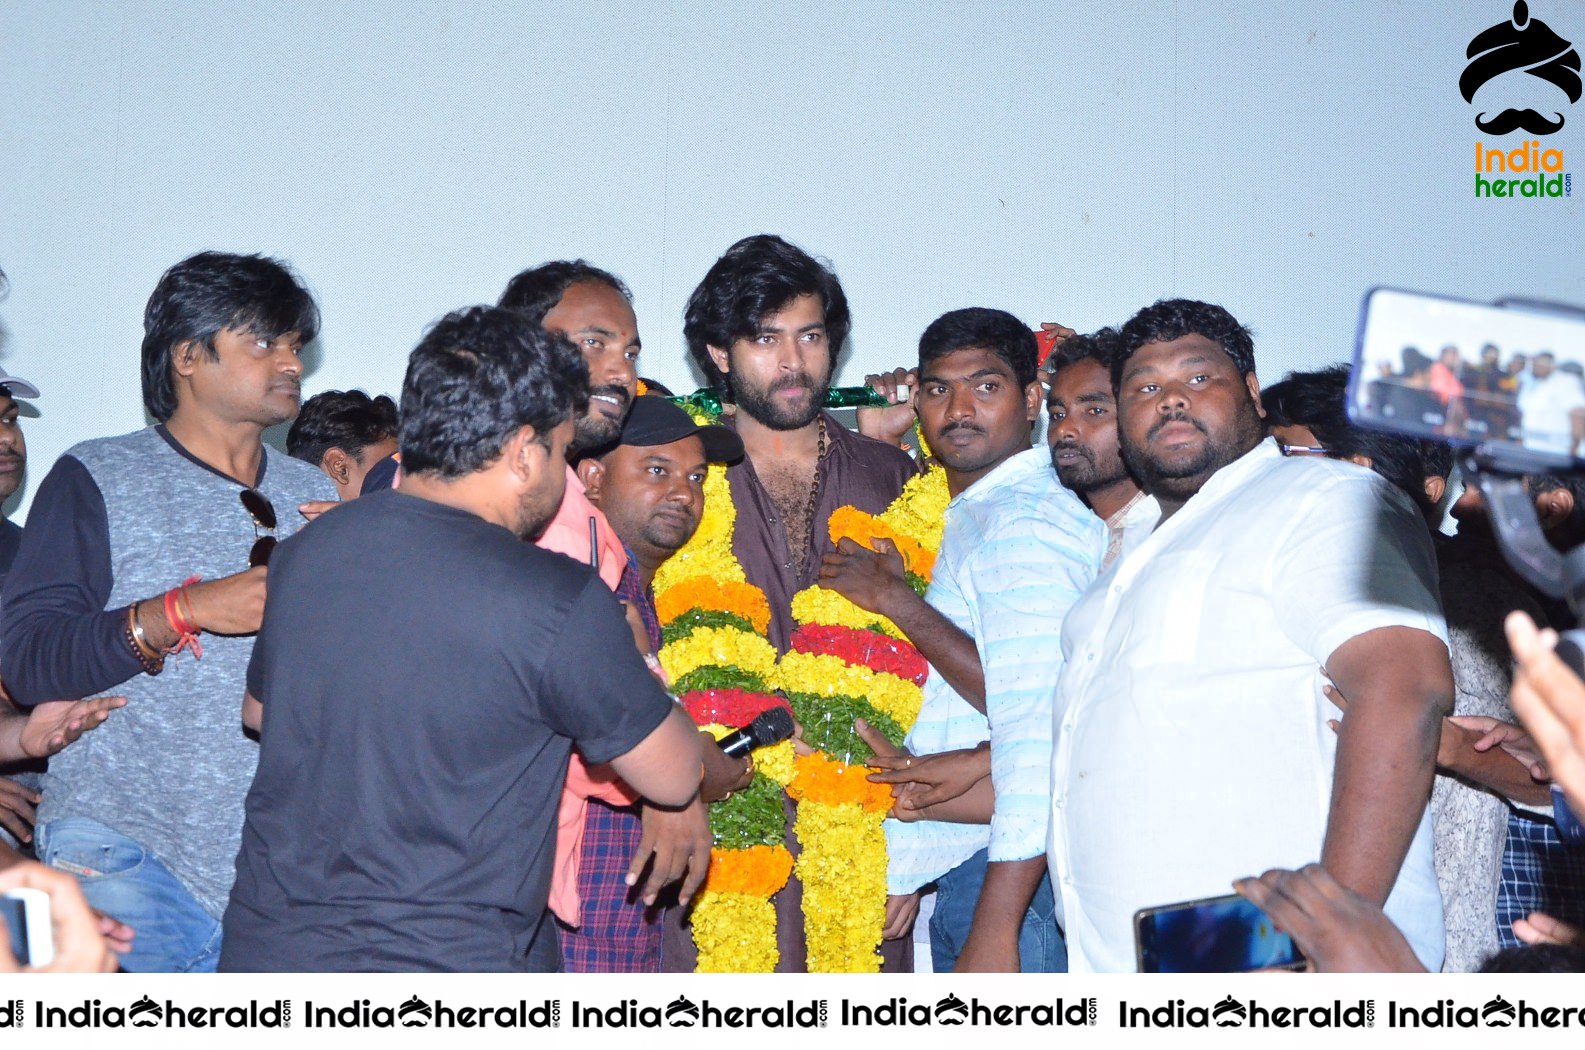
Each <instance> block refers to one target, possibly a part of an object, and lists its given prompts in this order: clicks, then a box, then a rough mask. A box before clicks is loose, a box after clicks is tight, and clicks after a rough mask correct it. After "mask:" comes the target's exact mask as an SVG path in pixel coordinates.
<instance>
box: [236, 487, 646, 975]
mask: <svg viewBox="0 0 1585 1050" xmlns="http://www.w3.org/2000/svg"><path fill="white" fill-rule="evenodd" d="M248 690H249V692H250V693H252V694H253V695H254V696H255V697H257V698H258V699H259V701H260V702H262V703H263V705H264V731H263V735H262V746H261V748H260V753H259V768H258V774H257V776H256V777H255V778H254V782H253V787H252V790H251V791H250V792H249V793H248V798H247V820H246V823H245V825H244V827H243V832H242V849H241V853H240V855H239V856H238V858H237V882H236V885H235V887H234V888H233V890H232V893H231V904H230V907H229V908H228V909H227V911H226V916H225V936H224V941H223V945H224V948H223V954H222V957H221V968H222V969H225V970H264V971H278V970H310V971H349V970H356V971H367V970H463V971H501V970H522V969H530V968H538V967H541V966H543V965H544V964H545V962H546V959H545V958H544V957H543V956H542V955H540V954H538V953H537V952H535V953H532V954H531V953H530V952H529V949H530V947H531V943H530V942H531V941H532V940H533V939H534V936H535V931H536V930H537V929H538V928H539V926H540V924H541V921H542V919H543V918H544V913H545V901H546V897H547V895H548V892H549V886H550V873H551V867H552V854H553V846H554V838H555V817H556V809H557V803H558V801H559V798H560V793H561V788H562V783H563V781H564V779H565V777H566V772H567V760H568V755H569V752H570V751H571V748H572V745H573V744H574V743H576V744H577V745H578V747H579V748H581V749H582V751H583V754H584V755H585V756H586V757H587V758H588V759H589V761H591V762H596V763H598V762H606V761H609V760H610V759H612V758H614V757H617V756H619V755H622V754H624V753H626V752H627V751H628V750H630V749H631V748H632V747H633V746H634V745H636V744H637V743H639V742H640V741H641V740H643V739H644V738H645V737H646V736H648V735H649V733H650V732H651V731H653V730H654V729H655V728H656V727H657V726H658V725H659V724H660V723H661V721H662V720H664V718H665V717H666V715H667V712H668V711H669V710H670V708H671V700H670V698H669V697H668V696H667V695H666V693H665V691H664V690H662V689H661V688H660V686H659V685H658V684H657V683H656V682H655V680H654V678H653V677H651V675H650V673H649V672H648V671H647V670H646V669H645V667H644V663H643V660H642V659H641V657H640V656H639V654H638V651H637V649H636V648H635V647H634V645H633V641H632V631H631V630H630V629H629V628H628V626H627V623H626V620H625V618H624V617H623V614H622V611H621V608H620V606H619V605H618V604H617V602H616V599H615V598H614V597H612V595H611V592H610V591H609V590H608V589H607V588H606V587H605V585H604V584H602V583H601V582H600V580H599V578H598V577H597V576H595V575H594V574H593V573H592V572H590V571H589V569H588V568H587V567H585V566H582V565H579V564H577V563H576V562H574V561H572V560H571V559H569V558H565V557H563V556H561V555H559V554H552V553H549V552H546V551H542V550H540V549H539V548H537V547H534V546H532V545H531V544H528V543H524V542H523V541H521V540H519V539H518V538H517V537H516V536H514V535H512V534H511V533H510V532H508V531H507V530H506V529H503V528H501V527H499V526H496V525H492V524H489V523H488V522H486V521H484V520H483V519H481V518H478V517H475V516H474V515H472V514H469V513H466V512H464V511H460V510H455V509H452V508H449V507H446V506H443V505H441V504H438V503H432V502H430V501H427V500H424V499H421V498H419V497H416V496H411V495H407V494H405V493H402V492H400V491H385V492H379V493H375V494H373V495H370V496H365V497H363V498H361V499H359V500H356V501H354V502H352V503H349V504H347V505H345V506H343V507H338V508H337V509H335V510H333V511H331V512H329V513H328V514H326V515H324V516H323V518H321V519H320V520H319V521H316V522H315V523H314V524H313V525H312V526H311V527H309V528H306V529H304V530H303V531H302V533H301V534H299V535H298V536H295V537H293V538H292V539H290V540H288V541H286V542H285V543H282V544H281V546H280V547H279V548H278V549H277V550H276V552H275V555H274V556H273V557H272V558H271V561H270V595H269V601H268V603H267V605H266V607H265V614H264V625H263V627H262V629H261V630H260V631H259V635H258V641H257V643H256V644H255V645H254V649H253V661H252V664H251V665H250V667H249V669H248Z"/></svg>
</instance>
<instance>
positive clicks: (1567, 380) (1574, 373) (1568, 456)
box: [1349, 288, 1585, 470]
mask: <svg viewBox="0 0 1585 1050" xmlns="http://www.w3.org/2000/svg"><path fill="white" fill-rule="evenodd" d="M1349 414H1350V415H1351V416H1352V417H1353V419H1354V421H1355V422H1357V423H1359V424H1360V425H1362V426H1366V427H1370V428H1372V429H1375V430H1385V431H1389V432H1392V433H1397V434H1402V435H1404V436H1406V437H1414V438H1431V439H1434V440H1438V441H1447V442H1450V443H1452V444H1454V445H1463V446H1475V445H1491V446H1493V447H1494V448H1496V449H1500V450H1503V451H1509V452H1523V453H1524V455H1525V457H1526V459H1527V460H1528V461H1531V462H1534V463H1535V464H1536V466H1537V468H1538V469H1547V468H1549V467H1555V468H1558V469H1565V470H1566V469H1573V468H1576V467H1585V458H1582V457H1585V313H1580V312H1577V311H1573V310H1565V309H1564V308H1562V307H1555V306H1548V305H1547V304H1537V303H1513V304H1499V305H1491V304H1487V303H1477V302H1471V301H1469V300H1464V299H1455V298H1450V297H1447V296H1440V295H1429V294H1426V293H1423V292H1409V291H1403V290H1401V289H1397V288H1373V289H1371V290H1370V291H1369V292H1368V293H1366V295H1365V299H1364V302H1363V304H1362V306H1361V308H1360V315H1359V329H1358V335H1357V338H1356V340H1355V347H1354V373H1353V377H1352V380H1351V382H1350V385H1349Z"/></svg>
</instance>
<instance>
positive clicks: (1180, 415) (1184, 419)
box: [1145, 412, 1211, 441]
mask: <svg viewBox="0 0 1585 1050" xmlns="http://www.w3.org/2000/svg"><path fill="white" fill-rule="evenodd" d="M1168 423H1187V424H1189V425H1190V426H1191V427H1193V428H1194V429H1195V430H1198V431H1199V432H1200V433H1202V434H1204V435H1205V436H1206V437H1210V436H1211V432H1210V431H1209V430H1206V429H1205V424H1204V423H1201V422H1200V421H1199V420H1198V419H1195V418H1194V417H1193V416H1191V415H1189V414H1188V413H1187V412H1174V413H1173V414H1172V415H1170V416H1162V417H1161V418H1160V419H1158V420H1156V423H1155V425H1154V426H1152V427H1151V428H1150V430H1149V432H1148V433H1146V434H1145V440H1146V441H1149V440H1150V439H1151V438H1153V437H1155V436H1156V435H1157V434H1159V433H1161V429H1162V428H1163V427H1165V426H1166V425H1167V424H1168Z"/></svg>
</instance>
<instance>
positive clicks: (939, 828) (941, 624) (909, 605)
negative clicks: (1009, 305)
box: [821, 309, 1105, 972]
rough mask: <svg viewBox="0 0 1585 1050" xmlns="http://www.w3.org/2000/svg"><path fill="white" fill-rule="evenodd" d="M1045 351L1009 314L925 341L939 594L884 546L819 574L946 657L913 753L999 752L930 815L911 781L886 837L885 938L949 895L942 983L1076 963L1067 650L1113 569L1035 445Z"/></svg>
mask: <svg viewBox="0 0 1585 1050" xmlns="http://www.w3.org/2000/svg"><path fill="white" fill-rule="evenodd" d="M1036 353H1037V347H1036V343H1035V337H1034V333H1033V332H1031V331H1030V330H1029V328H1028V327H1027V326H1025V325H1024V324H1023V323H1022V322H1021V321H1019V320H1018V319H1017V318H1016V317H1013V316H1012V315H1011V314H1008V313H1006V312H1004V311H1001V310H986V309H968V310H955V311H953V312H951V313H948V314H945V315H943V316H942V317H940V318H938V319H937V320H936V321H934V322H933V323H932V324H931V325H930V327H929V328H927V329H926V330H925V333H924V335H923V336H921V337H920V340H919V376H920V382H919V395H918V401H917V405H918V412H919V422H920V428H921V430H922V431H923V433H924V436H925V440H926V441H927V442H929V444H930V447H931V449H932V450H933V451H934V453H935V455H936V457H937V458H938V459H939V460H940V461H941V463H942V465H943V466H944V467H945V469H946V476H947V488H948V491H949V492H950V493H951V495H952V497H953V498H952V502H951V504H949V505H948V508H947V521H946V532H945V535H944V537H943V539H942V544H941V550H940V553H939V555H938V557H937V559H936V565H935V571H934V574H933V575H932V577H931V581H930V588H929V591H928V592H927V595H926V597H925V598H921V597H919V596H918V595H917V594H915V593H914V591H913V590H912V589H911V588H910V587H909V586H908V584H907V582H906V579H905V577H904V574H903V566H902V560H901V559H900V558H899V557H898V556H897V555H896V554H895V553H894V552H893V551H891V550H890V549H889V548H888V547H887V545H885V544H880V545H879V546H881V547H882V548H883V550H882V552H881V553H874V552H871V551H869V550H866V549H864V548H862V547H860V546H859V545H857V544H855V543H852V542H851V541H844V542H843V543H842V544H841V545H840V546H839V549H838V550H837V551H836V552H834V553H833V554H831V555H829V556H828V557H827V558H826V559H825V564H824V567H823V569H822V571H821V582H822V584H823V585H824V586H826V587H829V588H831V589H833V590H835V591H837V592H838V593H840V594H842V595H844V596H845V597H847V598H848V599H849V600H850V601H852V602H854V603H855V604H857V605H859V606H860V607H862V608H865V609H867V610H869V611H871V612H875V613H878V614H881V615H884V616H886V617H887V618H888V619H890V620H892V622H894V623H896V624H897V625H898V626H899V627H900V628H902V630H903V632H904V633H905V634H907V636H908V639H909V641H911V642H913V643H914V645H915V646H916V647H917V648H918V649H919V650H920V652H922V653H923V654H924V655H925V656H926V657H927V658H928V659H929V660H930V662H931V667H932V669H933V670H934V672H935V673H934V674H932V675H931V676H930V678H929V679H928V680H927V681H926V683H925V700H924V706H923V707H922V708H921V710H920V713H919V719H918V721H917V722H915V724H914V727H913V729H912V730H911V731H910V733H909V736H908V740H907V742H906V746H907V748H908V751H909V752H910V753H911V754H914V755H919V756H930V757H929V760H930V761H932V762H933V763H936V764H943V763H946V762H953V763H957V764H958V765H960V766H963V767H970V768H972V767H974V766H979V768H980V769H981V770H983V769H984V766H983V763H984V751H983V749H984V747H985V745H986V743H987V742H988V743H989V747H990V762H989V774H990V775H989V777H988V778H984V779H979V780H978V782H977V783H976V784H975V786H974V787H973V788H971V789H970V790H969V791H967V792H966V793H964V794H962V795H960V796H959V797H957V798H954V799H950V800H947V801H943V802H941V803H939V804H927V805H923V806H921V805H919V804H918V801H919V800H918V798H917V797H916V796H917V792H916V790H915V787H916V786H915V785H903V786H900V787H899V788H898V790H897V802H896V804H895V805H894V807H893V814H894V816H895V817H896V818H897V819H894V820H891V821H888V822H887V826H886V832H887V836H886V838H887V849H888V854H889V863H888V872H887V876H888V878H887V881H888V889H889V891H890V892H891V894H892V895H893V899H892V902H891V904H890V906H889V909H888V919H889V921H888V929H887V931H886V932H887V935H888V936H894V937H895V936H905V935H906V927H907V925H909V924H910V923H911V921H912V916H911V912H912V911H913V910H915V909H917V900H918V893H919V891H920V889H921V888H922V887H924V886H926V885H928V884H930V883H934V884H935V885H936V912H935V915H934V916H933V917H932V919H931V924H930V927H931V929H930V932H931V938H930V940H931V955H932V960H933V962H934V964H935V967H936V969H937V970H938V971H944V970H951V969H954V968H956V969H958V970H960V971H993V972H1010V971H1018V970H1020V969H1022V970H1024V971H1025V972H1056V971H1061V970H1063V969H1065V968H1066V953H1065V951H1064V950H1063V945H1062V935H1061V932H1060V930H1059V929H1058V927H1057V923H1056V920H1055V915H1054V910H1055V903H1054V900H1053V895H1052V891H1051V884H1050V880H1049V878H1048V877H1047V875H1046V870H1045V840H1046V833H1047V830H1048V826H1049V818H1048V801H1047V799H1048V795H1049V789H1048V785H1049V775H1050V768H1051V700H1052V696H1053V694H1054V691H1055V688H1056V682H1057V678H1058V676H1059V675H1060V674H1061V670H1062V659H1061V654H1060V650H1059V649H1058V646H1057V644H1056V641H1057V632H1058V631H1059V630H1060V628H1061V624H1062V620H1063V618H1064V616H1065V615H1066V614H1067V610H1068V608H1069V607H1070V606H1071V605H1072V604H1073V603H1074V602H1075V601H1076V600H1077V599H1078V597H1079V595H1080V594H1081V593H1082V592H1083V591H1084V589H1085V588H1086V587H1087V586H1088V585H1089V584H1090V582H1091V581H1092V580H1094V578H1095V576H1096V573H1097V572H1098V571H1099V567H1100V559H1101V553H1102V551H1103V550H1104V548H1105V529H1104V526H1103V525H1102V524H1101V522H1100V520H1099V519H1097V518H1096V516H1095V515H1094V514H1092V513H1091V512H1090V511H1089V510H1088V509H1087V508H1086V507H1085V506H1084V504H1083V503H1081V502H1080V501H1079V500H1078V498H1077V497H1076V496H1074V494H1073V493H1072V492H1070V491H1069V490H1068V489H1066V488H1065V487H1063V485H1062V484H1061V483H1060V482H1059V481H1058V479H1057V476H1056V474H1055V473H1054V472H1053V470H1052V467H1051V457H1050V454H1049V452H1048V451H1047V450H1046V449H1032V448H1030V443H1029V439H1030V426H1031V424H1032V423H1033V421H1034V420H1035V419H1036V418H1037V417H1038V416H1039V412H1040V394H1041V391H1040V384H1039V382H1038V381H1037V380H1036V378H1035V376H1036V370H1035V360H1036ZM870 739H872V740H875V742H876V743H877V744H879V745H881V746H882V747H884V741H880V740H876V739H875V738H873V737H870ZM912 762H913V759H912V757H911V756H909V757H905V758H904V759H903V763H904V764H906V765H909V766H911V765H912ZM882 779H885V778H884V777H883V778H882ZM899 779H901V778H899ZM987 821H988V823H987Z"/></svg>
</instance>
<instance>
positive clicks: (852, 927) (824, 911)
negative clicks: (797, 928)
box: [794, 802, 886, 973]
mask: <svg viewBox="0 0 1585 1050" xmlns="http://www.w3.org/2000/svg"><path fill="white" fill-rule="evenodd" d="M881 819H882V814H880V813H875V812H868V811H866V810H864V809H863V808H862V807H861V806H859V805H857V804H855V803H844V804H840V805H825V804H821V803H817V802H804V803H803V804H801V805H800V806H799V807H798V819H797V822H796V823H795V825H794V831H795V832H796V834H797V835H798V841H799V843H800V845H801V846H802V850H801V852H800V853H799V855H798V863H797V865H796V870H797V872H798V878H799V879H800V880H801V881H802V882H803V892H804V935H805V938H806V940H807V941H808V943H809V970H810V972H811V973H875V972H877V971H879V970H880V965H881V959H880V953H879V950H878V949H879V948H880V941H881V927H882V925H883V924H884V923H885V919H886V836H885V834H884V833H883V832H882V830H881Z"/></svg>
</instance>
